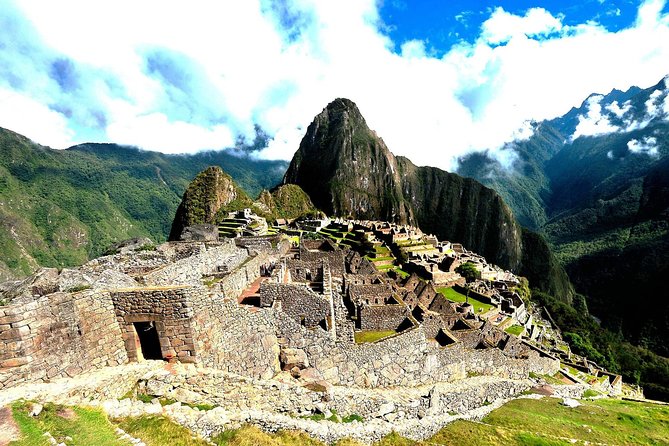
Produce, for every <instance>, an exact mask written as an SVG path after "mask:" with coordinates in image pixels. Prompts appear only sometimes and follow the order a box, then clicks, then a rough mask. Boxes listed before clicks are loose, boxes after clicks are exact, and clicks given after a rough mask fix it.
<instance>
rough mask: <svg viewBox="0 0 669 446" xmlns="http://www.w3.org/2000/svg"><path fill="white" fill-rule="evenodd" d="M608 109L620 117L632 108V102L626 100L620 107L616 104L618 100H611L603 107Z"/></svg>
mask: <svg viewBox="0 0 669 446" xmlns="http://www.w3.org/2000/svg"><path fill="white" fill-rule="evenodd" d="M605 108H606V109H607V110H608V111H610V112H611V113H613V114H614V115H616V117H618V118H622V117H623V116H624V115H626V114H627V113H628V112H629V111H630V110H631V109H632V102H631V101H626V102H625V103H624V104H623V106H622V107H621V106H620V105H618V101H613V102H611V103H610V104H609V105H607V106H606V107H605Z"/></svg>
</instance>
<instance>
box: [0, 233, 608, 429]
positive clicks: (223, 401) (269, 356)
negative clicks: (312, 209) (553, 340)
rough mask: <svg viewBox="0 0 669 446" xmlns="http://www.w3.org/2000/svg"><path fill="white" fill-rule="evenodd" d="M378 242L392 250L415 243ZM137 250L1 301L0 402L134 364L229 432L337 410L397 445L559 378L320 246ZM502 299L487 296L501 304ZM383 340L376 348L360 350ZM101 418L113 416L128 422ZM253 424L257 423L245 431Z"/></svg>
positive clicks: (8, 290) (158, 389)
mask: <svg viewBox="0 0 669 446" xmlns="http://www.w3.org/2000/svg"><path fill="white" fill-rule="evenodd" d="M371 232H373V231H370V233H371ZM388 233H389V234H390V236H392V237H394V239H395V240H397V241H404V240H409V239H410V238H411V237H413V236H414V234H413V233H412V232H411V231H408V232H407V231H405V232H403V233H399V232H397V233H393V232H392V231H388ZM435 243H437V244H436V245H435V246H440V245H439V244H438V242H435ZM133 246H134V245H129V246H126V247H124V248H123V249H119V250H118V252H117V253H116V254H112V255H109V256H105V257H101V258H99V259H95V260H92V261H90V262H88V263H87V264H85V265H83V266H82V267H80V268H76V269H66V270H63V271H58V270H55V269H44V270H42V271H40V272H39V273H38V274H36V275H35V276H33V277H30V278H28V279H26V280H24V281H21V282H13V283H9V284H3V285H2V286H0V293H2V294H1V295H0V297H2V298H3V299H4V300H5V301H6V302H8V304H7V305H4V306H2V307H0V394H1V393H2V392H3V390H2V389H5V391H7V392H10V393H11V391H12V389H13V388H17V389H18V388H19V387H17V386H20V385H21V384H29V383H40V382H46V381H50V380H55V379H58V378H71V377H77V376H80V375H82V374H84V376H85V374H86V373H89V372H94V371H96V370H100V369H102V370H105V367H109V366H119V365H127V366H130V365H132V364H135V363H137V366H138V367H140V368H141V367H144V366H142V364H145V365H146V367H148V369H142V370H149V369H150V370H151V373H150V374H148V375H145V376H143V377H141V378H139V377H137V376H135V381H134V385H135V387H136V388H138V389H139V390H140V391H141V392H144V393H147V394H150V395H154V396H165V397H169V398H174V399H177V400H179V401H183V402H190V403H200V402H206V403H210V404H215V405H218V406H221V407H224V408H225V410H229V411H232V412H234V414H235V415H234V416H232V415H231V418H228V421H230V420H231V419H233V418H234V419H235V420H237V421H239V422H244V421H249V420H252V421H253V422H255V423H257V424H259V425H261V426H264V427H265V428H266V429H268V430H272V429H276V428H279V427H282V426H284V427H287V426H289V425H290V424H291V423H288V424H286V423H285V422H284V421H285V418H277V419H274V418H273V417H274V415H267V414H268V413H280V414H282V415H281V416H285V415H289V416H292V417H295V416H303V415H308V414H311V413H314V412H324V411H333V410H334V411H336V412H337V413H339V414H342V415H347V414H358V415H361V416H363V417H364V418H368V419H374V420H383V422H385V423H394V422H399V421H402V422H404V421H406V423H409V424H407V426H413V427H411V428H409V427H407V429H408V432H409V431H411V429H414V428H416V426H418V425H419V424H416V423H418V421H417V420H422V419H427V418H430V417H442V418H439V419H440V420H442V421H444V420H449V421H450V420H451V419H452V418H444V413H447V412H452V413H465V412H468V411H472V410H477V409H476V408H477V407H480V406H481V405H484V404H487V403H492V402H497V401H501V400H504V399H507V398H510V397H513V396H514V395H517V394H518V393H520V392H522V391H523V390H526V389H527V388H528V387H529V386H530V385H531V383H530V381H528V377H529V376H535V375H553V374H555V373H556V372H557V371H558V370H559V368H560V361H559V360H558V359H557V358H556V357H555V356H554V355H551V354H550V353H549V352H546V351H544V350H543V349H541V348H537V347H536V346H534V345H533V344H531V343H529V342H527V341H526V340H521V339H519V338H517V337H516V336H513V335H510V334H508V333H505V332H504V331H503V330H501V329H500V328H499V327H498V326H497V325H495V324H494V323H493V322H492V321H491V319H485V318H481V317H480V315H478V314H474V313H473V312H472V311H471V309H470V308H467V306H466V305H462V304H457V303H454V302H450V301H449V300H447V299H446V298H445V297H444V296H443V295H442V294H441V293H439V292H437V290H436V288H435V287H434V285H433V283H432V282H430V281H426V280H425V279H424V278H420V277H419V276H418V275H412V276H410V277H408V278H405V279H402V278H400V277H397V276H394V277H393V276H390V275H387V274H384V273H381V272H379V271H375V270H374V267H373V266H372V265H371V263H370V262H368V261H367V260H366V259H364V258H362V257H361V256H360V255H359V254H357V253H352V252H351V251H344V250H341V249H340V248H338V247H337V246H336V245H334V244H333V243H332V242H330V241H323V240H312V241H307V240H303V241H302V243H301V244H300V245H299V247H298V246H295V247H291V243H290V242H288V241H287V240H286V239H282V238H280V237H274V238H271V239H270V238H259V237H254V238H248V239H246V238H239V239H237V240H235V241H232V240H226V241H222V242H219V241H208V240H205V241H189V242H183V241H182V242H169V243H165V244H162V245H160V246H158V247H156V248H155V249H154V250H149V251H147V250H145V249H144V247H143V246H141V247H139V248H137V247H135V248H133ZM452 248H453V247H451V248H449V249H452ZM458 249H459V250H460V251H461V252H463V253H464V251H463V250H462V249H461V248H458ZM449 252H450V251H449ZM465 254H466V253H465ZM470 257H473V256H470ZM507 279H510V278H509V277H507ZM456 282H457V280H456ZM484 291H485V290H481V293H479V294H481V295H485V294H482V293H483V292H484ZM498 291H499V292H497V294H494V296H502V298H505V297H504V296H510V295H508V294H505V291H508V290H498ZM500 302H501V301H500ZM506 305H507V309H508V310H509V313H514V314H515V315H516V316H517V315H518V314H520V313H519V309H522V308H521V307H522V301H521V302H517V301H514V300H513V299H512V298H511V297H509V300H508V302H507V303H506ZM512 307H513V308H512ZM522 317H525V315H524V313H523V314H522ZM379 333H380V334H381V336H380V337H379V336H377V338H376V339H377V340H375V341H373V342H362V341H359V342H356V339H358V338H359V337H360V336H363V335H369V334H372V335H373V334H379ZM146 360H158V362H154V361H146ZM168 363H170V364H169V366H170V367H172V369H169V370H166V369H165V368H164V367H163V365H166V364H168ZM179 363H182V364H183V363H190V364H191V365H189V366H188V367H190V368H188V367H186V365H179ZM151 364H154V365H151ZM155 364H158V365H155ZM174 367H177V369H178V370H179V373H177V374H175V373H173V371H174V370H175V369H174ZM133 370H134V369H133ZM137 370H139V369H137ZM472 376H477V377H478V376H480V378H475V379H471V378H470V377H472ZM468 377H469V379H466V380H465V378H468ZM611 378H612V379H614V380H615V376H614V375H611ZM122 383H123V386H124V388H126V387H127V381H122ZM33 385H37V384H33ZM609 387H611V386H609ZM611 388H612V387H611ZM393 389H394V390H393ZM127 390H128V389H126V391H127ZM11 394H13V395H14V394H15V393H11ZM0 399H1V398H0ZM110 404H111V405H110V406H109V405H108V406H109V407H107V406H105V407H106V408H108V409H109V410H116V411H122V410H121V409H122V408H123V407H126V406H119V405H114V404H112V403H110ZM124 404H125V403H124ZM133 404H134V403H133ZM142 407H144V406H142ZM151 407H153V406H151ZM154 409H155V408H152V409H151V410H154ZM123 410H125V409H123ZM161 410H162V409H161ZM254 410H255V411H260V412H256V415H257V414H258V413H262V414H264V415H263V416H262V417H261V416H259V415H258V416H256V415H249V412H248V411H254ZM244 411H247V412H244ZM159 412H160V410H159ZM241 412H244V413H246V415H245V417H246V418H243V417H242V418H243V419H242V418H239V417H238V415H239V413H241ZM157 413H158V412H157ZM235 417H237V418H235ZM263 419H264V420H265V422H263V421H262V420H263ZM269 419H274V422H271V423H269V422H267V420H269ZM435 419H436V418H435ZM277 420H279V421H277ZM280 420H283V421H280ZM237 421H235V423H236V422H237ZM444 422H446V421H444ZM263 423H265V424H263ZM186 424H188V423H186ZM233 425H234V423H231V422H230V423H227V422H226V423H223V422H222V423H219V425H217V426H218V427H217V429H219V430H221V429H224V428H229V427H230V426H233ZM440 425H441V424H439V423H436V424H435V423H433V424H430V425H429V426H427V427H426V426H423V428H424V429H427V430H424V432H432V431H433V430H434V429H433V428H434V427H435V426H440ZM383 426H385V425H383ZM190 427H192V426H190ZM428 427H429V428H428ZM305 428H307V429H311V425H307V426H306V427H305ZM195 429H196V430H197V429H198V428H197V426H195ZM212 429H213V428H212ZM384 429H385V427H383V428H381V427H379V429H377V430H376V431H374V432H375V434H374V436H372V437H373V438H377V434H379V433H380V432H383V431H384ZM214 430H215V429H214ZM214 430H210V431H208V434H211V433H212V432H214ZM316 431H317V429H316ZM333 432H334V431H333ZM317 436H318V435H317ZM340 437H341V436H340V435H339V434H336V435H335V434H332V435H331V434H327V435H324V436H322V437H321V438H323V439H327V441H332V439H333V438H334V439H336V438H340ZM372 437H369V438H372ZM361 438H364V439H365V441H367V440H368V439H369V438H368V437H365V436H364V435H362V436H361ZM412 438H424V437H421V435H413V437H412Z"/></svg>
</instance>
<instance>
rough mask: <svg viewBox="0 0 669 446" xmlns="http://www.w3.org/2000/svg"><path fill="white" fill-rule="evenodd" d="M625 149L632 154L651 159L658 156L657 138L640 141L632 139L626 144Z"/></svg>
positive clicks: (652, 137)
mask: <svg viewBox="0 0 669 446" xmlns="http://www.w3.org/2000/svg"><path fill="white" fill-rule="evenodd" d="M627 149H628V150H629V151H630V152H631V153H634V154H637V155H638V154H644V155H648V156H652V157H656V156H658V154H659V153H658V150H657V138H655V137H654V136H647V137H645V138H643V139H642V140H641V141H639V140H636V139H632V140H630V141H628V142H627Z"/></svg>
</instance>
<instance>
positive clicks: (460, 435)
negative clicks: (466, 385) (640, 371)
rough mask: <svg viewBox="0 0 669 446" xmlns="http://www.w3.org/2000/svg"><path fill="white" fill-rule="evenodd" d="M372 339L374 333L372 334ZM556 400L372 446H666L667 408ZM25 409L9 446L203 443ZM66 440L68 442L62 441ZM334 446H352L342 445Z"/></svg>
mask: <svg viewBox="0 0 669 446" xmlns="http://www.w3.org/2000/svg"><path fill="white" fill-rule="evenodd" d="M376 333H379V332H376ZM560 401H561V400H560V399H558V398H543V399H540V400H529V399H519V400H514V401H511V402H509V403H507V404H505V405H504V406H502V407H501V408H499V409H497V410H495V411H493V412H492V413H490V414H489V415H488V416H487V417H485V418H484V419H483V420H481V422H471V421H455V422H453V423H451V424H449V425H447V426H446V427H444V428H443V429H442V430H441V431H439V432H438V433H437V434H436V435H435V436H433V437H432V438H429V439H428V440H426V441H424V442H415V441H412V440H407V439H406V438H402V437H401V436H399V435H397V434H394V433H393V434H390V435H388V436H386V437H385V438H383V439H382V440H381V441H379V442H377V443H374V446H419V445H463V446H474V445H476V446H479V445H480V446H488V445H518V446H520V445H569V444H573V443H576V444H584V443H585V442H589V443H596V444H610V445H631V444H634V445H652V444H658V445H659V444H667V438H669V407H668V406H659V405H652V404H644V403H637V402H629V401H620V400H613V399H601V400H597V401H581V404H582V405H581V406H579V407H576V408H568V407H565V406H562V405H561V404H560ZM30 406H31V405H30V404H29V403H22V402H20V403H15V404H13V405H12V413H13V416H14V419H15V420H16V422H17V424H18V426H19V428H20V429H21V432H22V435H23V438H22V439H21V440H19V441H15V442H13V443H10V445H12V446H38V445H48V444H49V443H48V441H47V439H46V437H44V436H43V433H44V432H47V431H48V432H50V433H51V434H52V435H53V436H54V437H55V438H56V440H58V441H65V442H66V444H67V445H68V446H69V445H95V446H106V445H110V446H117V445H126V446H127V445H129V443H128V442H123V441H121V440H120V439H119V438H118V436H117V435H116V433H115V431H114V429H115V427H116V426H119V427H120V428H121V429H123V430H124V431H126V432H127V433H129V434H130V435H132V436H133V437H135V438H139V439H141V440H142V441H144V442H145V443H146V444H147V445H149V446H156V445H161V446H162V445H170V446H200V445H202V446H204V445H206V444H211V443H206V442H205V441H204V440H202V439H200V438H197V437H195V436H194V435H193V434H192V433H190V432H189V431H188V430H187V429H185V428H183V427H181V426H179V425H177V424H175V423H173V422H171V421H169V420H168V419H166V418H164V417H160V416H143V417H137V418H124V419H120V420H112V421H109V420H108V419H107V417H106V416H105V415H104V414H103V413H102V412H100V411H97V410H92V409H81V408H76V407H75V408H66V407H62V406H57V405H54V404H47V405H45V407H44V410H43V411H42V413H41V414H40V415H39V416H37V417H31V416H30V415H29V411H30ZM68 436H69V437H71V440H69V439H67V440H66V439H65V437H68ZM211 441H212V443H214V444H216V445H220V446H222V445H228V446H251V445H253V446H288V445H295V446H324V444H323V443H321V442H319V441H317V440H314V439H312V438H310V437H308V436H307V435H306V434H304V433H300V432H285V431H279V432H277V433H276V434H267V433H264V432H262V431H261V430H259V429H258V428H256V427H252V426H243V427H241V428H240V429H234V430H229V431H225V432H223V433H221V434H219V435H217V436H214V437H213V438H212V439H211ZM334 445H336V446H360V445H361V443H358V442H356V441H352V440H349V439H344V440H340V441H339V442H337V443H334Z"/></svg>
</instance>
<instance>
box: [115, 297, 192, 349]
mask: <svg viewBox="0 0 669 446" xmlns="http://www.w3.org/2000/svg"><path fill="white" fill-rule="evenodd" d="M201 293H203V289H201V288H190V287H188V288H144V289H142V288H139V289H134V290H123V291H112V292H110V295H111V298H112V301H113V303H114V310H115V313H116V318H117V320H118V324H119V326H120V327H121V332H122V335H123V341H124V343H125V346H126V350H127V352H128V356H129V358H130V359H131V360H136V359H137V358H138V352H137V338H136V336H137V335H136V332H135V327H134V325H133V323H135V322H153V323H154V324H155V327H156V329H157V332H158V340H159V342H160V350H161V352H162V357H163V358H165V359H171V358H177V359H179V360H180V361H182V362H194V361H195V356H196V351H195V345H194V342H193V331H192V327H191V325H192V319H193V306H192V301H193V300H194V299H196V298H197V297H198V296H199V295H200V294H201Z"/></svg>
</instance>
